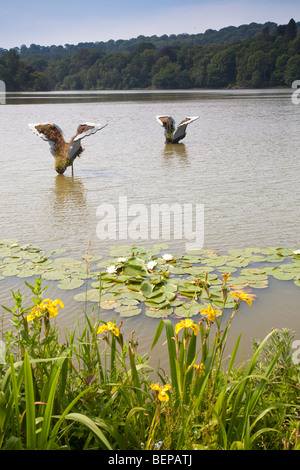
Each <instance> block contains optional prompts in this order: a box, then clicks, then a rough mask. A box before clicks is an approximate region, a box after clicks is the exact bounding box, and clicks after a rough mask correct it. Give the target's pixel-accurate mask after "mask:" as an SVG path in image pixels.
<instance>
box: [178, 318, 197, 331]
mask: <svg viewBox="0 0 300 470" xmlns="http://www.w3.org/2000/svg"><path fill="white" fill-rule="evenodd" d="M182 328H192V330H193V331H194V334H195V335H197V334H198V333H199V326H198V325H196V323H194V322H193V321H192V320H190V319H189V318H187V319H186V320H182V321H181V322H180V323H177V325H176V326H175V333H176V334H178V332H179V331H180V330H181V329H182Z"/></svg>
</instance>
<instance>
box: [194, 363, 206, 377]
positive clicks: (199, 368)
mask: <svg viewBox="0 0 300 470" xmlns="http://www.w3.org/2000/svg"><path fill="white" fill-rule="evenodd" d="M194 368H195V369H196V371H199V373H200V374H201V375H205V365H204V364H203V362H201V364H194Z"/></svg>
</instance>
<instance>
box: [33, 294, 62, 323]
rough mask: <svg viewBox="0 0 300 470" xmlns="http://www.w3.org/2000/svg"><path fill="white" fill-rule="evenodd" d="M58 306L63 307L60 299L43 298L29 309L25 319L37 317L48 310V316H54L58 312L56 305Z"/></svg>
mask: <svg viewBox="0 0 300 470" xmlns="http://www.w3.org/2000/svg"><path fill="white" fill-rule="evenodd" d="M58 305H59V306H60V307H61V308H64V304H63V303H62V301H61V300H59V299H55V300H50V299H45V300H43V302H41V303H40V304H38V305H36V306H35V307H33V309H32V310H31V313H30V314H29V315H27V321H31V320H33V319H34V318H38V317H40V316H41V315H43V314H44V313H45V312H48V315H49V318H54V317H56V315H57V314H58V307H57V306H58Z"/></svg>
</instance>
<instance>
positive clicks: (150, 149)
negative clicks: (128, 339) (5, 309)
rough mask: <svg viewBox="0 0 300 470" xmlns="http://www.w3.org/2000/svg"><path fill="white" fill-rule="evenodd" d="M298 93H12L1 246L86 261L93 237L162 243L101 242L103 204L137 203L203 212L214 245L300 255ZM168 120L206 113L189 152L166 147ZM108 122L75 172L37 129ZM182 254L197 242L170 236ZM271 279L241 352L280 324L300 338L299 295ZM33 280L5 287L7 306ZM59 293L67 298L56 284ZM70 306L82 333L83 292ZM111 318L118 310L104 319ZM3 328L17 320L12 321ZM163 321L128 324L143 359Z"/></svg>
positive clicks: (6, 118)
mask: <svg viewBox="0 0 300 470" xmlns="http://www.w3.org/2000/svg"><path fill="white" fill-rule="evenodd" d="M291 93H292V91H291V90H280V91H275V90H268V91H252V90H247V91H239V90H234V91H214V92H204V91H193V92H190V91H189V92H186V91H182V92H177V91H171V92H168V93H165V92H86V93H67V92H61V93H58V92H56V93H18V94H16V93H11V94H8V96H7V104H6V105H1V106H0V119H1V130H0V136H1V148H2V151H1V154H0V175H1V185H0V196H1V210H0V239H1V238H10V237H12V238H18V240H19V241H20V242H21V243H27V242H31V243H33V244H37V245H39V246H40V247H41V248H42V249H43V250H45V251H47V250H48V249H52V248H58V247H63V248H65V249H66V250H67V253H66V255H70V256H73V257H78V258H80V257H81V256H82V254H84V253H85V252H86V250H87V246H88V241H89V240H90V241H91V245H92V250H93V252H94V253H97V254H102V255H104V256H105V255H106V254H107V252H108V249H109V246H110V245H112V244H117V245H120V244H126V243H129V244H138V245H143V246H151V245H152V244H153V243H160V242H162V241H164V240H162V239H158V240H151V239H150V240H149V239H146V240H130V239H129V240H115V241H111V240H100V239H99V238H98V237H97V233H96V228H97V224H98V222H99V218H98V217H97V208H98V207H99V206H100V205H101V204H104V203H105V204H113V206H114V207H116V209H118V204H119V197H120V196H122V197H127V202H128V206H130V205H131V204H142V205H144V206H145V207H147V208H149V210H150V207H151V205H152V204H162V203H166V204H169V205H171V204H173V203H179V204H181V205H183V204H193V205H196V204H203V206H204V245H203V248H207V249H217V250H221V251H226V250H228V249H230V248H244V247H249V246H251V247H266V246H281V247H296V248H300V185H299V180H300V163H299V148H300V145H299V144H300V135H299V128H300V106H297V105H294V104H293V103H292V100H291ZM159 114H169V115H171V116H173V117H174V118H175V120H176V122H177V123H178V122H179V121H180V120H181V119H183V118H185V117H186V116H195V115H198V116H200V119H199V120H197V121H195V122H194V123H192V124H191V125H190V126H189V127H188V129H187V136H186V138H185V139H184V140H183V141H182V143H181V144H178V145H170V144H169V145H166V144H165V143H164V136H163V130H162V128H161V127H160V126H159V125H158V123H157V122H156V119H155V116H156V115H159ZM86 121H90V122H99V121H100V122H102V121H106V122H108V126H107V127H106V128H104V129H103V130H102V131H100V132H98V133H97V134H95V135H93V136H91V137H89V138H86V139H84V140H83V141H82V145H83V147H84V148H85V152H84V153H83V154H82V157H81V158H80V159H77V160H76V161H75V163H74V175H73V176H72V173H71V169H70V168H69V169H67V171H66V172H65V174H64V175H57V174H56V172H55V171H54V162H53V157H52V156H51V154H50V152H49V147H48V144H47V143H46V142H44V141H42V140H41V139H39V138H38V137H36V136H35V135H33V134H32V133H31V131H30V129H29V128H28V123H32V122H33V123H35V122H54V123H56V124H58V125H59V126H60V127H61V128H62V129H63V131H64V133H65V138H66V140H68V139H70V138H71V137H72V136H73V135H74V134H75V132H76V129H77V126H78V124H79V123H81V122H86ZM167 243H168V245H169V247H170V248H169V250H168V251H171V252H175V253H178V252H183V251H184V250H185V246H186V240H185V239H183V240H176V239H174V238H173V237H172V236H171V240H169V241H167ZM275 281H276V280H274V281H271V282H270V287H269V288H268V289H264V290H261V289H259V290H257V292H255V293H256V295H257V300H256V302H255V303H254V305H253V307H252V308H251V309H250V308H249V307H248V306H247V305H246V304H245V305H243V306H242V308H241V310H240V313H239V315H238V317H236V321H235V323H234V326H233V329H232V337H233V341H234V339H235V337H236V335H237V334H238V333H239V332H240V331H243V337H244V342H243V343H242V348H244V349H245V350H247V348H248V347H249V344H251V341H252V338H253V337H259V338H262V337H263V336H264V335H265V334H267V333H268V332H269V331H270V329H271V328H272V327H280V328H282V327H286V328H291V329H293V330H294V331H295V332H296V335H298V338H300V289H299V288H297V287H296V286H294V285H293V283H290V282H279V281H278V282H275ZM11 288H21V289H23V281H22V282H20V280H19V279H16V278H15V279H5V280H4V281H1V282H0V302H1V304H3V303H4V304H5V305H7V304H8V303H9V301H8V297H10V289H11ZM48 292H49V296H50V294H51V292H53V296H54V297H57V296H58V294H57V289H55V285H53V286H51V287H50V291H48ZM59 293H60V297H61V298H62V299H63V301H64V303H65V305H66V308H65V310H64V313H63V314H62V315H61V317H60V320H59V321H60V322H61V325H62V327H67V328H69V327H70V326H73V324H74V321H75V319H76V317H77V314H78V315H79V316H80V315H81V316H82V314H81V304H78V303H76V302H74V301H73V300H72V297H73V295H74V291H73V292H71V293H70V292H66V291H59ZM103 315H104V319H107V320H108V319H110V318H111V315H112V314H111V312H108V313H103ZM4 323H7V318H5V321H4ZM156 325H157V321H156V320H151V319H148V318H147V317H145V316H144V315H140V316H138V317H135V318H131V319H125V320H124V330H125V331H127V332H131V331H132V330H133V329H134V330H135V331H136V332H137V333H136V334H137V336H138V338H139V340H140V345H141V351H142V349H143V348H144V347H145V350H147V349H149V345H150V344H151V342H152V339H153V332H154V331H155V329H156Z"/></svg>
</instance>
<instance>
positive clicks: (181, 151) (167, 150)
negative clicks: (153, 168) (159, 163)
mask: <svg viewBox="0 0 300 470" xmlns="http://www.w3.org/2000/svg"><path fill="white" fill-rule="evenodd" d="M162 155H163V158H164V159H165V160H166V162H168V160H169V159H171V158H173V157H179V160H182V162H184V163H185V164H187V163H189V160H188V152H187V149H186V147H185V145H184V144H165V146H164V148H163V151H162Z"/></svg>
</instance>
